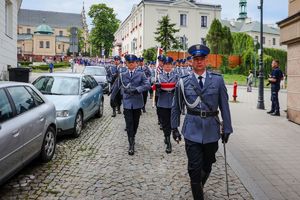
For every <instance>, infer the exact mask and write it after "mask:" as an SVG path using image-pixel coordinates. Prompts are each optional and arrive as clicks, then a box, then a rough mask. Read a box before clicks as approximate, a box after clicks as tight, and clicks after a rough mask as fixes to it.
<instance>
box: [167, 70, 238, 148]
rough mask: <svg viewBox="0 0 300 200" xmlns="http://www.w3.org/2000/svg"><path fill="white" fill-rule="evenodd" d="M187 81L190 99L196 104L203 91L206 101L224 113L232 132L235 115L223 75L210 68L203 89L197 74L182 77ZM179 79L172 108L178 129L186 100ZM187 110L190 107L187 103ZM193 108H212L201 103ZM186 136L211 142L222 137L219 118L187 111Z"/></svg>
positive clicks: (229, 129)
mask: <svg viewBox="0 0 300 200" xmlns="http://www.w3.org/2000/svg"><path fill="white" fill-rule="evenodd" d="M182 79H183V84H184V93H185V97H186V99H187V101H188V102H189V103H190V104H192V103H193V102H195V100H196V98H197V97H198V94H197V93H196V91H198V92H200V93H201V95H202V97H203V100H204V101H205V102H206V103H207V104H208V105H209V106H210V107H211V109H212V111H217V110H218V109H219V110H220V111H221V116H222V120H223V124H224V132H225V134H230V133H232V131H233V130H232V125H231V116H230V110H229V104H228V94H227V89H226V86H225V83H224V80H223V77H222V76H221V75H218V74H214V73H211V72H208V71H207V74H206V80H205V83H204V86H203V88H202V89H200V86H199V82H198V80H197V79H196V77H195V75H194V73H192V74H190V75H187V76H185V77H182ZM179 85H180V84H179V82H178V84H177V85H176V88H175V94H174V100H173V105H172V111H171V126H172V128H177V127H179V125H180V113H181V111H180V108H181V102H182V101H184V100H183V95H182V92H181V89H180V86H179ZM187 109H190V108H189V107H188V106H187ZM191 110H193V111H210V109H209V108H208V107H207V106H206V105H205V104H204V103H203V102H200V103H199V104H198V105H197V106H196V107H195V108H194V109H191ZM182 134H183V136H184V137H185V138H186V139H188V140H190V141H194V142H197V143H202V144H206V143H211V142H216V141H218V140H219V139H220V125H219V123H218V122H217V120H216V119H215V117H206V118H201V117H200V116H197V115H190V114H187V115H186V116H185V119H184V122H183V126H182Z"/></svg>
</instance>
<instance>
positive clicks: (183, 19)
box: [180, 14, 186, 26]
mask: <svg viewBox="0 0 300 200" xmlns="http://www.w3.org/2000/svg"><path fill="white" fill-rule="evenodd" d="M180 26H186V14H180Z"/></svg>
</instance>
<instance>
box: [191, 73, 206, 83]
mask: <svg viewBox="0 0 300 200" xmlns="http://www.w3.org/2000/svg"><path fill="white" fill-rule="evenodd" d="M194 75H195V77H196V79H197V81H198V82H199V79H198V77H199V76H200V75H198V74H196V73H195V72H194ZM201 76H202V79H201V81H202V83H203V85H204V83H205V79H206V70H205V71H204V72H203V74H202V75H201Z"/></svg>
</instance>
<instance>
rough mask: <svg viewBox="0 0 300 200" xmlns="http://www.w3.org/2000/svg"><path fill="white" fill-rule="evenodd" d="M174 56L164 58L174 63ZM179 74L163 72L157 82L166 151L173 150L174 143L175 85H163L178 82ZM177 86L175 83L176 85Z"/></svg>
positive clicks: (158, 108) (168, 62) (159, 112)
mask: <svg viewBox="0 0 300 200" xmlns="http://www.w3.org/2000/svg"><path fill="white" fill-rule="evenodd" d="M172 62H173V58H172V57H166V58H165V60H164V64H172ZM178 77H179V76H178V75H177V73H176V72H174V71H173V70H172V71H170V72H166V71H165V70H163V72H162V73H161V74H160V75H159V77H158V80H157V83H156V91H157V94H158V101H157V110H158V115H159V117H160V119H161V124H162V129H163V132H164V136H165V139H164V142H165V144H166V153H171V152H172V145H171V141H170V135H171V131H172V129H171V108H172V100H173V97H174V91H175V87H173V88H172V87H168V88H164V87H162V84H164V83H177V81H178ZM174 86H175V85H174Z"/></svg>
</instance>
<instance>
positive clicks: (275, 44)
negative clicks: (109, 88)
mask: <svg viewBox="0 0 300 200" xmlns="http://www.w3.org/2000/svg"><path fill="white" fill-rule="evenodd" d="M239 7H240V13H239V17H238V18H237V20H235V19H232V20H222V21H221V23H222V25H223V26H227V27H229V28H230V31H231V32H241V33H247V34H249V35H250V36H251V37H252V38H253V39H254V40H255V41H257V42H260V22H258V21H252V20H251V18H248V16H247V0H240V1H239ZM263 45H264V47H266V48H276V49H282V50H286V46H285V45H281V43H280V30H279V28H278V27H277V26H276V25H274V24H270V25H268V24H264V25H263Z"/></svg>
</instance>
